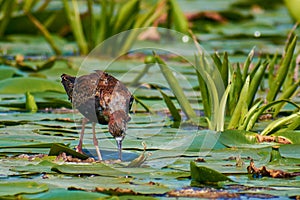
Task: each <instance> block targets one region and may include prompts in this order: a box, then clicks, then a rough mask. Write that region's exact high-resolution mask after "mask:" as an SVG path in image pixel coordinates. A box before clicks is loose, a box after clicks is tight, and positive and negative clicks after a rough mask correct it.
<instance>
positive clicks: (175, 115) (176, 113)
mask: <svg viewBox="0 0 300 200" xmlns="http://www.w3.org/2000/svg"><path fill="white" fill-rule="evenodd" d="M155 88H156V89H157V90H158V91H159V92H160V94H161V95H162V97H163V99H164V101H165V103H166V105H167V107H168V109H169V111H170V113H171V115H172V117H173V121H174V123H173V128H178V127H179V125H180V123H179V122H181V115H180V112H179V111H178V110H177V108H176V106H175V105H174V103H173V101H172V100H171V98H170V97H169V96H168V95H167V94H166V93H164V92H163V91H162V90H161V89H160V88H159V87H157V86H155Z"/></svg>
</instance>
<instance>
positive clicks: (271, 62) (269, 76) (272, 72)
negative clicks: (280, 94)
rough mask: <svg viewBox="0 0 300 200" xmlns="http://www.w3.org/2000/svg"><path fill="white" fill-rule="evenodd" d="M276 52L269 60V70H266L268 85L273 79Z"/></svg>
mask: <svg viewBox="0 0 300 200" xmlns="http://www.w3.org/2000/svg"><path fill="white" fill-rule="evenodd" d="M277 56H278V53H277V52H276V53H275V55H274V56H273V58H272V59H271V60H270V61H269V72H268V84H269V87H270V86H271V85H272V83H273V82H274V79H275V75H274V70H275V64H276V60H277Z"/></svg>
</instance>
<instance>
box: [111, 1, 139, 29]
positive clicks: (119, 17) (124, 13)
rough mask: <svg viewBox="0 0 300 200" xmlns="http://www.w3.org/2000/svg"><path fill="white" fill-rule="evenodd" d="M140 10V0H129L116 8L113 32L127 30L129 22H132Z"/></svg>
mask: <svg viewBox="0 0 300 200" xmlns="http://www.w3.org/2000/svg"><path fill="white" fill-rule="evenodd" d="M139 11H140V0H129V1H127V2H126V3H125V4H123V5H122V6H121V7H120V9H119V10H118V12H117V14H116V16H115V19H114V20H113V23H112V24H113V31H112V33H113V34H117V33H119V32H121V31H124V30H129V24H130V23H131V22H133V21H134V20H135V18H136V15H137V14H138V13H139Z"/></svg>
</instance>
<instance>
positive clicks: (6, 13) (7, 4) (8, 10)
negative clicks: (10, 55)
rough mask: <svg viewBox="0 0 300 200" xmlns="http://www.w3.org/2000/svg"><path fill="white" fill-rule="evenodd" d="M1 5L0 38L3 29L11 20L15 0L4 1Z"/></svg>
mask: <svg viewBox="0 0 300 200" xmlns="http://www.w3.org/2000/svg"><path fill="white" fill-rule="evenodd" d="M2 3H3V4H2V5H1V8H0V9H1V12H3V14H2V15H3V17H2V19H1V23H0V38H1V37H3V35H4V32H5V29H6V27H7V25H8V23H9V21H10V19H11V16H12V13H13V11H14V9H15V7H16V0H10V1H4V2H2Z"/></svg>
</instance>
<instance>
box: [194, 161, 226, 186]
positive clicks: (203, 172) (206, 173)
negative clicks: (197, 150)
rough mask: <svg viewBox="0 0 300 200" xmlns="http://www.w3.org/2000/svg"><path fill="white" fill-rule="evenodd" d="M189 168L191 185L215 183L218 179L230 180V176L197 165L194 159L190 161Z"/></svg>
mask: <svg viewBox="0 0 300 200" xmlns="http://www.w3.org/2000/svg"><path fill="white" fill-rule="evenodd" d="M190 168H191V177H192V181H191V185H192V186H197V185H199V184H217V183H218V182H220V181H232V180H231V179H230V178H228V177H227V176H225V175H223V174H221V173H220V172H218V171H215V170H213V169H210V168H208V167H204V166H197V165H196V163H195V162H194V161H191V162H190Z"/></svg>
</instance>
